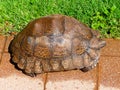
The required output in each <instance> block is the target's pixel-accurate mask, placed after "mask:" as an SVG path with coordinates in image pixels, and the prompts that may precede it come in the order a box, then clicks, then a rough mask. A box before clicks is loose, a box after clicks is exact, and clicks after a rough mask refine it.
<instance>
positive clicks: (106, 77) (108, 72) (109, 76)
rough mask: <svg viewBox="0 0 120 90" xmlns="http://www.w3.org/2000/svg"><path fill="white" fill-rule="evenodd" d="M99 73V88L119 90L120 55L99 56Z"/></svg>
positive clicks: (101, 89)
mask: <svg viewBox="0 0 120 90" xmlns="http://www.w3.org/2000/svg"><path fill="white" fill-rule="evenodd" d="M99 73H100V89H99V90H120V57H101V60H100V72H99Z"/></svg>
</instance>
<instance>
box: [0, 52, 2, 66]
mask: <svg viewBox="0 0 120 90" xmlns="http://www.w3.org/2000/svg"><path fill="white" fill-rule="evenodd" d="M1 59H2V54H1V53H0V64H1Z"/></svg>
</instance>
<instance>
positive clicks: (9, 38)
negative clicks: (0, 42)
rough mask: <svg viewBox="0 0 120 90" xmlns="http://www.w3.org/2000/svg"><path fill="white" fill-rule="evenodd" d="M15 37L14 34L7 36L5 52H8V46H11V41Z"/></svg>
mask: <svg viewBox="0 0 120 90" xmlns="http://www.w3.org/2000/svg"><path fill="white" fill-rule="evenodd" d="M13 38H14V37H13V36H9V37H7V40H6V45H5V50H4V52H8V48H9V45H10V42H11V41H12V40H13Z"/></svg>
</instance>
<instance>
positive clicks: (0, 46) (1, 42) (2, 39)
mask: <svg viewBox="0 0 120 90" xmlns="http://www.w3.org/2000/svg"><path fill="white" fill-rule="evenodd" d="M4 44H5V36H1V35H0V52H3V47H4Z"/></svg>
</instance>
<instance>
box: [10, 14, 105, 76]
mask: <svg viewBox="0 0 120 90" xmlns="http://www.w3.org/2000/svg"><path fill="white" fill-rule="evenodd" d="M105 45H106V42H105V41H104V40H102V39H101V38H100V33H99V32H98V31H96V30H92V29H91V28H89V27H88V26H86V25H85V24H83V23H81V22H79V21H77V20H76V19H75V18H73V17H70V16H66V15H59V14H55V15H49V16H44V17H41V18H38V19H35V20H33V21H31V22H30V23H28V25H27V26H26V27H25V28H24V29H23V30H22V31H21V32H20V33H18V35H16V36H15V37H14V39H13V40H12V42H11V44H10V53H11V57H12V59H11V60H12V62H14V63H15V64H16V65H17V67H18V68H19V69H20V70H22V71H23V72H24V73H25V74H27V75H30V76H36V75H37V74H41V73H47V72H55V71H67V70H74V69H79V70H82V71H83V72H86V71H89V70H91V69H92V68H94V67H95V66H96V65H97V63H98V60H99V57H100V50H101V48H102V47H104V46H105Z"/></svg>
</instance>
